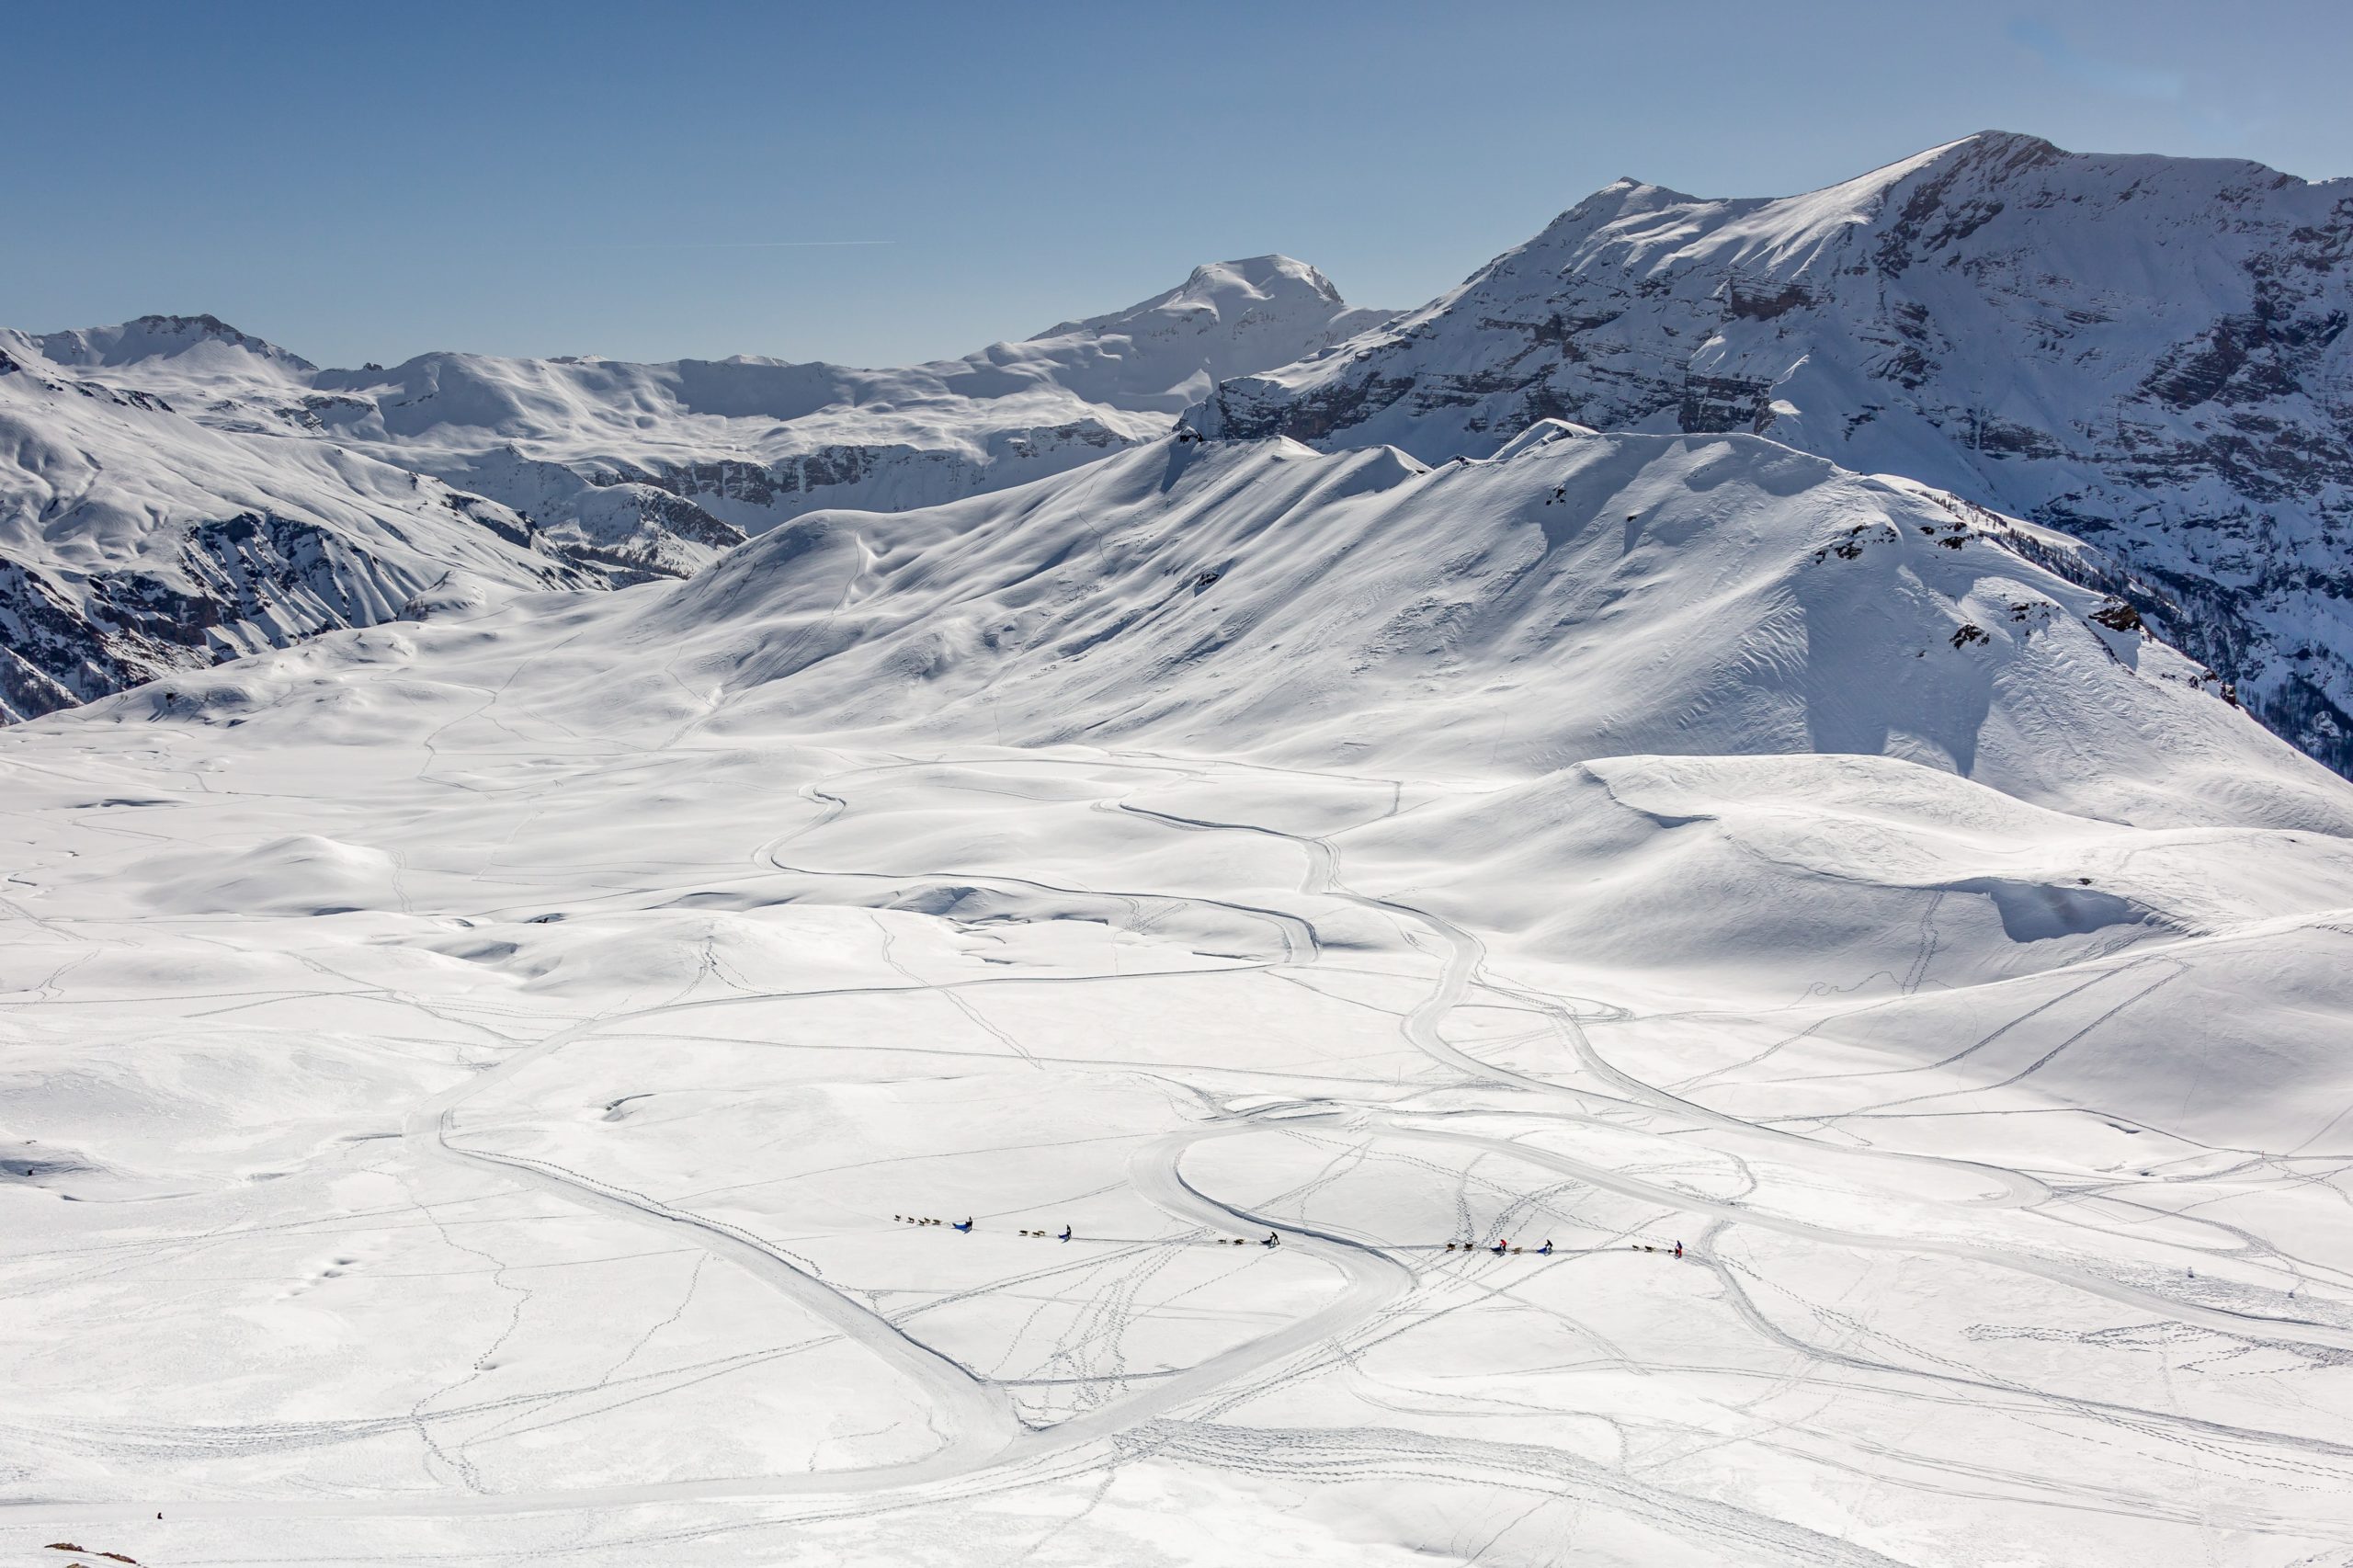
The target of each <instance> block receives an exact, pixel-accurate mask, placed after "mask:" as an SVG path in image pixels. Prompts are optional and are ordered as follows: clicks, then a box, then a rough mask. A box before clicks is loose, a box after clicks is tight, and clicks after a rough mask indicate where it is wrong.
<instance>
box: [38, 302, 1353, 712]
mask: <svg viewBox="0 0 2353 1568" xmlns="http://www.w3.org/2000/svg"><path fill="white" fill-rule="evenodd" d="M1385 315H1386V312H1378V311H1367V310H1359V309H1357V308H1354V307H1351V306H1349V305H1348V304H1347V302H1346V301H1343V300H1342V299H1341V298H1340V296H1339V293H1338V291H1337V290H1336V289H1334V288H1333V287H1332V285H1331V283H1330V282H1329V281H1327V280H1326V279H1325V278H1324V277H1323V275H1322V274H1320V273H1318V272H1317V271H1316V270H1315V269H1314V268H1313V267H1308V266H1306V265H1304V264H1303V263H1301V262H1297V261H1293V260H1291V259H1290V258H1289V257H1285V256H1259V257H1255V258H1252V259H1249V260H1245V261H1236V262H1226V263H1221V264H1217V265H1214V266H1209V267H1199V268H1197V269H1196V270H1195V271H1194V273H1193V274H1192V276H1191V277H1190V278H1188V279H1187V280H1186V282H1185V283H1184V284H1183V285H1181V286H1180V287H1178V288H1176V289H1172V290H1168V291H1167V292H1165V293H1164V294H1160V295H1157V296H1155V297H1154V298H1153V299H1151V300H1147V301H1143V302H1142V304H1139V305H1136V306H1133V307H1131V308H1130V309H1128V310H1125V311H1120V312H1113V313H1111V314H1108V315H1102V316H1097V317H1093V318H1090V319H1088V320H1086V321H1079V322H1064V323H1062V324H1058V325H1056V326H1054V327H1051V328H1049V329H1048V330H1047V331H1046V332H1045V333H1043V334H1040V335H1039V336H1037V337H1034V338H1029V339H1027V340H1024V341H1022V342H1019V343H1000V344H995V345H992V346H991V347H987V348H984V349H983V350H981V351H979V352H978V353H975V354H972V355H970V356H968V357H966V358H962V359H956V360H947V361H941V362H938V363H933V364H927V365H920V366H915V367H911V368H908V369H884V370H865V369H849V368H847V367H842V366H835V365H825V364H787V363H784V362H782V361H779V360H773V359H753V358H734V359H727V360H717V361H710V360H680V361H676V362H675V363H671V364H665V365H638V364H629V363H623V362H620V361H612V360H602V359H551V360H538V359H511V358H493V357H488V356H481V355H467V354H428V355H425V356H422V357H420V358H416V359H413V360H410V361H409V362H408V363H406V364H404V365H400V366H396V367H394V368H393V369H390V370H385V369H380V368H377V367H372V366H371V367H367V368H364V369H358V370H333V369H320V368H319V367H317V366H314V365H313V364H311V363H310V362H309V361H307V360H304V359H302V358H300V357H298V356H296V355H294V354H291V353H289V352H287V351H286V350H284V349H282V348H278V347H275V346H274V345H271V344H268V343H265V342H263V341H262V340H260V339H258V338H256V337H252V336H250V335H246V334H244V333H241V332H239V331H237V330H236V329H235V328H233V327H231V326H229V325H227V324H224V323H222V322H220V321H218V320H215V319H214V318H211V317H209V316H196V317H182V316H150V317H143V318H142V319H140V320H139V321H135V322H131V323H127V324H122V325H120V326H114V327H105V328H97V329H92V330H88V331H81V332H63V333H52V334H48V335H42V336H38V337H28V336H26V335H22V334H15V333H11V334H7V335H6V336H5V337H4V338H0V354H5V355H6V358H0V378H5V381H0V389H5V390H6V392H13V393H14V395H13V396H10V397H8V399H7V401H6V403H0V451H6V452H7V453H9V454H10V455H11V456H12V458H13V462H12V463H10V464H8V465H6V466H0V562H5V568H0V569H5V571H6V573H7V581H6V599H5V601H4V602H0V652H5V653H6V655H7V658H8V660H9V664H8V666H7V680H6V686H5V688H0V717H6V718H14V717H21V716H23V715H25V714H28V713H34V712H42V711H47V710H50V709H51V708H54V707H57V706H59V705H61V704H62V703H65V702H70V701H78V700H83V699H87V698H89V697H92V696H95V695H97V694H98V693H100V692H102V691H107V690H112V689H117V688H119V687H121V686H124V685H126V684H130V683H131V682H134V681H137V680H142V679H145V678H148V677H149V676H153V675H155V674H157V673H159V672H160V671H162V670H164V669H166V668H171V667H180V666H186V665H191V664H201V663H204V662H207V661H209V660H210V658H213V657H217V656H219V655H220V654H221V653H222V652H224V651H232V650H233V651H245V650H248V649H250V648H253V647H256V646H260V645H262V644H264V643H267V642H284V641H286V640H287V639H288V638H290V637H298V636H302V635H307V634H309V633H311V632H314V631H323V630H326V629H328V628H332V627H337V626H349V625H359V624H367V623H369V622H370V621H374V620H379V619H385V618H386V617H387V616H389V615H392V614H396V613H398V610H399V608H400V607H401V606H402V605H403V604H404V603H405V602H406V601H407V600H408V599H410V598H412V597H414V596H415V594H416V593H417V592H418V591H419V590H420V588H422V587H423V586H425V585H429V584H431V583H433V582H436V581H438V579H439V578H440V577H441V576H442V575H443V574H446V573H449V572H451V571H456V572H459V573H460V574H464V575H466V576H468V577H478V578H481V579H484V580H486V581H487V582H489V583H491V584H493V585H506V586H546V585H554V584H558V583H563V582H587V581H596V580H602V581H605V582H608V583H627V582H634V581H639V580H642V579H644V578H646V577H649V576H684V575H688V574H691V573H693V572H695V571H697V570H699V569H700V568H701V567H702V566H704V565H705V564H707V563H708V562H710V561H711V560H712V559H713V558H714V557H715V556H716V555H717V554H718V553H720V552H721V551H724V550H726V549H727V548H729V547H731V546H732V545H734V544H736V543H740V542H741V541H742V540H743V539H744V537H745V532H746V531H749V532H757V531H759V530H761V529H764V528H769V527H773V526H774V525H775V524H776V523H777V522H778V521H779V520H781V519H783V518H785V517H792V516H795V515H797V514H799V513H801V512H802V511H806V510H808V509H810V508H812V507H815V506H830V505H838V504H844V503H849V504H855V505H859V506H871V507H891V508H896V507H904V506H921V505H926V504H929V503H933V502H938V501H944V500H949V499H952V498H954V497H956V496H960V495H964V494H971V493H972V492H975V491H979V490H985V489H992V488H997V487H1001V486H1004V485H1007V484H1013V483H1021V482H1024V481H1027V480H1029V479H1033V478H1036V477H1039V476H1040V475H1044V474H1050V473H1054V472H1061V471H1063V470H1064V469H1068V468H1071V467H1073V466H1075V465H1077V464H1081V463H1085V462H1088V461H1092V460H1095V459H1096V458H1098V457H1100V456H1102V455H1104V454H1105V453H1106V452H1109V451H1114V450H1117V449H1120V448H1123V447H1126V446H1129V445H1131V444H1134V443H1136V442H1139V441H1144V440H1149V439H1152V438H1154V437H1157V436H1159V435H1161V434H1162V433H1164V432H1165V430H1166V429H1167V428H1168V427H1169V426H1170V424H1171V423H1172V422H1173V420H1174V418H1175V416H1176V414H1177V413H1178V412H1179V411H1180V410H1182V409H1183V408H1184V407H1185V406H1186V405H1187V404H1188V403H1191V402H1193V401H1195V400H1197V399H1199V397H1201V396H1202V395H1204V394H1205V393H1206V392H1208V390H1209V389H1210V388H1211V386H1212V385H1213V384H1215V382H1216V381H1218V380H1219V379H1221V378H1223V377H1228V376H1233V375H1237V374H1244V373H1247V372H1249V371H1252V370H1256V369H1265V368H1267V367H1268V366H1271V365H1277V364H1281V363H1285V362H1287V361H1290V360H1292V359H1296V358H1301V357H1302V356H1304V355H1308V354H1311V353H1313V352H1315V351H1318V350H1319V349H1322V348H1324V347H1327V346H1329V345H1330V344H1332V343H1334V342H1336V341H1338V340H1339V339H1341V338H1343V337H1345V336H1347V335H1348V334H1350V333H1352V332H1354V331H1356V330H1358V329H1359V328H1361V327H1364V326H1367V325H1371V324H1377V323H1378V322H1380V321H1381V320H1382V319H1385ZM101 409H106V410H111V412H109V413H103V414H102V413H100V412H99V411H100V410H101ZM281 471H282V472H281ZM131 475H145V476H150V477H152V476H157V475H168V476H170V478H169V480H168V483H166V482H164V481H161V480H157V481H156V482H155V483H150V484H147V485H146V488H143V489H142V488H140V487H139V486H140V484H142V483H145V481H143V480H142V481H133V480H131V479H130V478H129V477H128V476H131ZM416 476H422V477H416ZM159 486H160V487H159ZM445 511H446V512H448V513H449V514H451V515H453V516H454V517H456V519H457V521H456V522H455V523H454V524H452V523H451V522H450V521H449V517H444V516H443V513H444V512H445ZM256 527H257V528H262V529H263V531H264V532H266V533H269V534H270V536H271V537H270V539H269V540H268V542H267V543H264V544H260V545H256V544H255V543H253V542H252V540H251V538H250V537H249V536H251V534H252V529H253V528H256ZM222 528H230V529H232V530H233V531H234V532H235V533H236V535H237V543H236V545H235V551H236V552H239V553H240V554H241V561H240V563H239V564H237V565H235V566H233V567H232V566H223V565H222V564H220V562H219V560H217V559H216V558H222V557H223V551H224V550H225V549H227V548H228V547H226V546H224V545H223V544H222V541H221V540H219V539H218V538H217V537H216V536H217V535H218V534H219V532H220V530H221V529H222ZM452 528H454V530H455V531H454V532H453V531H452ZM289 530H292V532H291V533H290V532H289ZM484 530H488V532H485V531H484ZM294 534H300V535H301V541H300V542H298V541H297V540H295V538H294V537H293V535H294ZM256 551H258V552H259V553H258V556H257V555H256ZM224 573H226V574H228V575H229V576H233V577H235V578H237V579H238V581H239V582H240V583H243V582H244V581H246V580H248V579H251V580H254V581H256V582H262V583H264V584H265V585H264V586H261V587H258V588H253V589H247V588H244V587H232V586H230V585H228V584H227V582H226V581H225V579H224V577H223V574H224ZM158 607H161V608H158Z"/></svg>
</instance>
